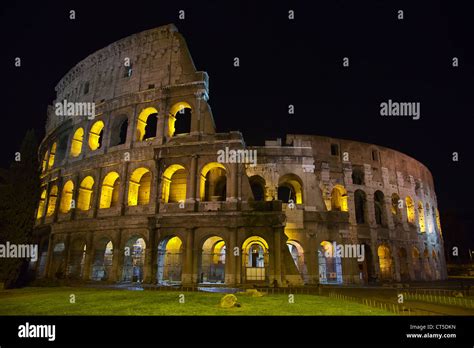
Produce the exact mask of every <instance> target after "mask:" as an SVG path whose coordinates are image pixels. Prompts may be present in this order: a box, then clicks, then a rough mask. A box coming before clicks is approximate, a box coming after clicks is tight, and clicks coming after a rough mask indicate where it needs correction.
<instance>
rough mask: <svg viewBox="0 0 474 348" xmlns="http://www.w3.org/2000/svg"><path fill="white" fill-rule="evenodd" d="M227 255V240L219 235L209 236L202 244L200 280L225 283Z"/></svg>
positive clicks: (201, 281)
mask: <svg viewBox="0 0 474 348" xmlns="http://www.w3.org/2000/svg"><path fill="white" fill-rule="evenodd" d="M225 257H226V248H225V241H224V240H223V239H222V238H221V237H218V236H211V237H209V238H207V239H206V240H205V241H204V243H203V245H202V251H201V260H200V267H199V282H200V283H224V281H225Z"/></svg>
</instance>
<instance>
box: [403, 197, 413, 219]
mask: <svg viewBox="0 0 474 348" xmlns="http://www.w3.org/2000/svg"><path fill="white" fill-rule="evenodd" d="M405 202H406V206H407V221H408V222H409V223H411V224H414V223H415V203H413V199H411V197H410V196H407V197H406V198H405Z"/></svg>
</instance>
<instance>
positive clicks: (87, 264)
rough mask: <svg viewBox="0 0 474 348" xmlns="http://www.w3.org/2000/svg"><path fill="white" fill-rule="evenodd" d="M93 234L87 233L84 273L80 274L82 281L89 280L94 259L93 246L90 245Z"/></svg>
mask: <svg viewBox="0 0 474 348" xmlns="http://www.w3.org/2000/svg"><path fill="white" fill-rule="evenodd" d="M93 237H94V235H93V233H92V232H88V233H87V244H86V245H87V247H86V259H85V261H84V272H83V274H82V279H83V280H89V279H90V277H91V267H92V260H93V258H94V245H93V244H92V241H93Z"/></svg>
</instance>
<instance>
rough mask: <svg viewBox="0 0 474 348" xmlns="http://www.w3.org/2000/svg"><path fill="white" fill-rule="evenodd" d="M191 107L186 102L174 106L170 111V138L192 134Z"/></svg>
mask: <svg viewBox="0 0 474 348" xmlns="http://www.w3.org/2000/svg"><path fill="white" fill-rule="evenodd" d="M191 111H192V110H191V105H189V104H188V103H186V102H179V103H176V104H174V105H173V106H172V107H171V109H170V115H169V123H168V130H169V134H168V135H169V136H170V137H172V136H173V135H175V134H184V133H190V132H191Z"/></svg>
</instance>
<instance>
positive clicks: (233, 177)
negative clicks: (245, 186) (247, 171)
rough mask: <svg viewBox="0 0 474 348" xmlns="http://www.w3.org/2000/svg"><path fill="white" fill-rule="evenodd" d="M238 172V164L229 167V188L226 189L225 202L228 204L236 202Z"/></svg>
mask: <svg viewBox="0 0 474 348" xmlns="http://www.w3.org/2000/svg"><path fill="white" fill-rule="evenodd" d="M238 170H239V164H238V163H233V164H232V165H231V172H230V180H229V179H228V182H229V188H228V189H227V192H228V197H227V199H226V200H227V201H230V202H236V201H237V174H238Z"/></svg>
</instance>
